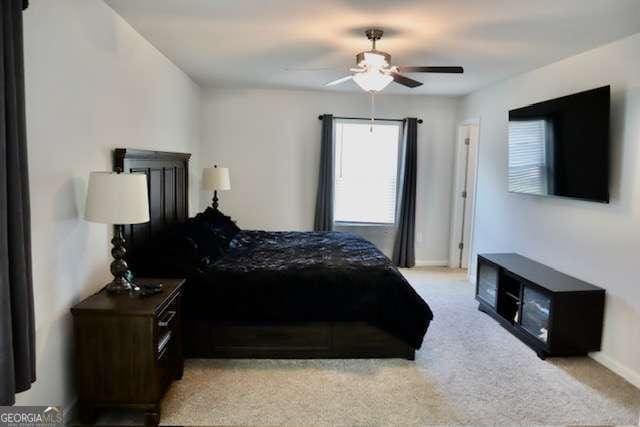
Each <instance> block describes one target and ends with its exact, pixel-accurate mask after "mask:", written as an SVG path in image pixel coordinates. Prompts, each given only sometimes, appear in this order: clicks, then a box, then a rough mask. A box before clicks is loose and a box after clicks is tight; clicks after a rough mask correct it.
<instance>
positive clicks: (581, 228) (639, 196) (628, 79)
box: [460, 34, 640, 387]
mask: <svg viewBox="0 0 640 427" xmlns="http://www.w3.org/2000/svg"><path fill="white" fill-rule="evenodd" d="M639 70H640V34H636V35H635V36H632V37H629V38H626V39H623V40H620V41H617V42H615V43H612V44H609V45H606V46H603V47H600V48H597V49H594V50H591V51H589V52H586V53H583V54H580V55H577V56H573V57H571V58H568V59H565V60H562V61H559V62H557V63H554V64H552V65H549V66H546V67H543V68H540V69H538V70H535V71H532V72H529V73H526V74H523V75H521V76H518V77H515V78H513V79H510V80H508V81H506V82H503V83H499V84H496V85H493V86H491V87H488V88H485V89H483V90H480V91H478V92H475V93H473V94H471V95H470V96H468V97H466V98H465V99H464V101H463V103H462V105H461V114H460V117H461V118H467V117H480V133H481V134H480V166H479V176H478V202H477V211H476V215H477V216H476V222H475V234H474V242H475V245H474V259H475V254H477V253H478V252H495V251H514V252H518V253H520V254H522V255H525V256H528V257H531V258H533V259H535V260H538V261H540V262H543V263H545V264H548V265H550V266H552V267H554V268H556V269H558V270H560V271H563V272H565V273H568V274H571V275H573V276H576V277H578V278H580V279H583V280H586V281H588V282H591V283H594V284H596V285H599V286H602V287H604V288H606V290H607V304H606V314H605V330H604V337H603V349H602V352H600V353H597V354H594V357H595V358H596V359H597V360H599V361H601V362H602V363H604V364H605V365H607V366H609V367H610V368H612V369H613V370H615V371H617V372H618V373H620V374H622V375H623V376H625V377H626V378H627V379H629V380H631V381H633V382H634V383H635V384H636V385H637V386H639V387H640V285H639V284H638V262H639V255H640V151H639V150H638V148H639V146H640V72H639ZM609 84H610V85H611V88H612V112H611V119H612V127H611V136H612V140H611V141H612V144H613V163H612V169H613V173H612V184H611V193H612V198H611V203H610V204H598V203H589V202H582V201H576V200H568V199H559V198H540V197H535V196H526V195H517V194H509V193H508V192H507V121H508V117H507V111H508V110H509V109H512V108H514V107H520V106H523V105H527V104H530V103H533V102H538V101H542V100H545V99H550V98H555V97H558V96H562V95H567V94H570V93H574V92H578V91H581V90H586V89H591V88H595V87H599V86H604V85H609ZM472 271H473V270H472Z"/></svg>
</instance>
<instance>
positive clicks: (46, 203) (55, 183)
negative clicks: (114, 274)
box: [17, 0, 200, 405]
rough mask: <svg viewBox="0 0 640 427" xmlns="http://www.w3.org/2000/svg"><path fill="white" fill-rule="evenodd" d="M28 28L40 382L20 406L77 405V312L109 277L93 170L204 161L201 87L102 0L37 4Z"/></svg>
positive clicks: (41, 0) (106, 234) (37, 0)
mask: <svg viewBox="0 0 640 427" xmlns="http://www.w3.org/2000/svg"><path fill="white" fill-rule="evenodd" d="M24 20H25V21H24V24H25V28H24V31H25V66H26V96H27V99H26V104H27V122H28V123H27V134H28V147H29V169H30V180H31V183H30V184H31V213H32V232H33V267H34V271H33V279H34V288H35V289H34V290H35V312H36V334H37V376H38V379H37V381H36V383H34V384H33V387H32V389H31V390H30V391H27V392H25V393H21V394H19V395H18V398H17V404H40V405H51V404H56V405H69V404H71V403H72V402H73V400H74V398H75V391H74V389H73V385H72V384H73V381H72V377H73V375H72V354H73V353H72V351H73V347H72V342H71V336H72V330H71V316H70V314H69V308H70V306H71V305H72V304H73V303H75V302H77V301H79V300H80V299H82V298H84V297H86V296H87V295H89V294H90V293H92V292H94V291H96V290H97V289H98V288H100V287H101V286H103V285H104V284H105V283H107V281H108V279H109V269H108V264H109V261H110V254H109V246H110V244H109V240H110V234H111V233H110V227H109V226H107V225H101V224H91V223H87V222H85V221H83V220H82V219H81V215H82V214H83V210H84V197H85V194H84V192H85V188H86V183H87V178H88V175H89V172H90V171H92V170H110V169H111V150H112V148H114V147H133V148H146V149H157V150H166V151H188V152H195V151H196V150H197V149H198V146H199V123H198V118H199V109H200V105H199V88H198V87H197V86H196V85H195V84H194V83H192V82H191V80H189V78H187V77H186V76H185V74H183V73H182V72H181V71H180V70H179V69H177V68H176V67H175V66H174V65H173V64H171V63H170V62H169V61H168V60H167V59H166V58H165V57H164V56H162V55H161V54H160V53H159V52H158V51H157V50H155V49H154V48H153V47H152V46H151V45H150V44H149V43H148V42H147V41H145V40H144V39H143V38H142V37H141V36H140V35H138V34H137V33H136V32H135V31H134V30H133V29H132V28H131V27H130V26H129V25H128V24H126V23H125V22H124V21H123V20H122V19H121V18H120V17H119V16H118V15H116V14H115V13H114V12H113V11H112V10H111V9H110V8H109V7H108V6H106V5H105V4H104V3H103V2H102V1H100V0H56V1H52V0H32V1H31V5H30V7H29V9H27V11H26V12H25V16H24ZM193 166H194V167H195V169H196V170H197V164H194V165H193ZM197 197H198V191H197V189H195V188H194V191H193V193H192V194H191V206H192V207H193V208H194V209H193V210H195V209H197V205H198V200H197Z"/></svg>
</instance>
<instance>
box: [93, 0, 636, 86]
mask: <svg viewBox="0 0 640 427" xmlns="http://www.w3.org/2000/svg"><path fill="white" fill-rule="evenodd" d="M105 1H106V3H107V4H109V5H110V6H111V7H112V8H113V9H114V10H115V11H116V12H117V13H119V14H120V15H121V16H123V17H124V18H125V19H126V20H127V21H128V22H129V23H130V24H131V25H132V26H133V27H134V28H135V29H136V30H137V31H138V32H140V33H141V34H142V35H143V36H144V37H145V38H147V39H148V40H149V41H150V42H151V43H153V44H154V45H155V46H156V47H157V48H158V49H159V50H160V51H162V52H163V53H164V54H165V55H167V56H168V57H169V58H170V59H171V60H172V61H173V62H175V63H176V64H177V65H178V66H179V67H180V68H182V69H183V70H184V71H185V72H187V73H188V74H189V75H190V76H191V77H193V78H194V80H195V81H196V82H198V83H200V84H202V85H212V86H217V87H273V88H298V89H300V88H304V89H323V90H360V89H358V88H357V86H356V85H355V83H353V82H348V83H345V84H343V85H340V86H338V87H334V88H331V89H329V88H324V87H323V84H324V83H326V82H328V81H331V80H334V79H336V78H339V77H343V76H344V75H347V74H349V72H348V68H349V67H351V66H353V65H354V63H355V54H356V53H357V52H359V51H362V50H367V49H368V48H369V47H370V44H369V41H368V40H367V39H366V37H365V36H364V35H363V32H364V29H366V28H368V27H380V28H382V29H384V30H385V31H386V34H385V36H384V38H383V39H382V41H381V42H379V44H378V49H379V50H384V51H386V52H389V53H390V54H391V55H392V62H393V63H394V64H402V65H462V66H464V68H465V74H464V75H462V76H460V75H433V74H413V75H410V76H411V77H413V78H416V79H417V80H420V81H422V82H424V85H423V86H421V87H419V88H416V89H407V88H404V87H400V86H399V85H396V84H392V85H391V86H389V88H387V89H385V91H386V92H394V93H418V94H427V93H428V94H446V95H460V94H465V93H469V92H471V91H473V90H475V89H478V88H480V87H483V86H486V85H488V84H490V83H492V82H495V81H499V80H502V79H505V78H507V77H509V76H512V75H515V74H518V73H521V72H524V71H528V70H532V69H535V68H538V67H540V66H543V65H546V64H549V63H551V62H554V61H556V60H558V59H561V58H565V57H568V56H571V55H573V54H576V53H579V52H583V51H586V50H589V49H591V48H593V47H596V46H600V45H603V44H606V43H608V42H611V41H613V40H616V39H619V38H622V37H625V36H628V35H631V34H635V33H637V32H640V1H639V0H535V1H530V0H529V1H525V0H387V1H382V0H322V1H317V0H105ZM602 66H603V67H606V66H607V64H602ZM318 67H335V68H336V69H335V70H316V71H294V70H287V69H290V68H295V69H299V68H318ZM391 87H393V88H392V89H391V90H390V88H391Z"/></svg>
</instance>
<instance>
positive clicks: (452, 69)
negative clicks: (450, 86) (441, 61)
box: [398, 65, 464, 74]
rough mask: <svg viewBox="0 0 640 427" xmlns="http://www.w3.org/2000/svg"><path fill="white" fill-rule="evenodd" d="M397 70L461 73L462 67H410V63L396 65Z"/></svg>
mask: <svg viewBox="0 0 640 427" xmlns="http://www.w3.org/2000/svg"><path fill="white" fill-rule="evenodd" d="M398 71H399V72H401V73H451V74H462V73H464V68H462V67H412V66H410V65H400V66H398Z"/></svg>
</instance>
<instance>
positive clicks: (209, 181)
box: [202, 167, 231, 191]
mask: <svg viewBox="0 0 640 427" xmlns="http://www.w3.org/2000/svg"><path fill="white" fill-rule="evenodd" d="M202 189H203V190H205V191H220V190H231V179H230V178H229V168H218V167H215V168H205V169H204V171H203V172H202Z"/></svg>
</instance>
